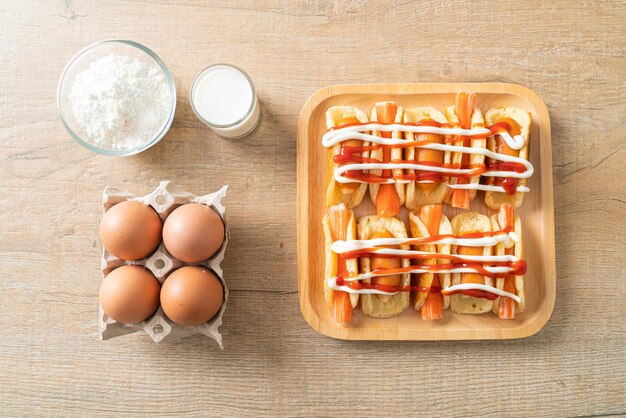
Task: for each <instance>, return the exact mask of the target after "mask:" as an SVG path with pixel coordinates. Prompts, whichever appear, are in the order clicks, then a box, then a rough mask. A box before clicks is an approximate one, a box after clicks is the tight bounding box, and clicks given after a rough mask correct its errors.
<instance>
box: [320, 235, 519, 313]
mask: <svg viewBox="0 0 626 418" xmlns="http://www.w3.org/2000/svg"><path fill="white" fill-rule="evenodd" d="M415 240H416V238H374V239H367V240H349V241H342V240H339V241H334V242H333V243H332V244H331V247H330V248H331V250H332V251H333V252H334V253H336V254H344V253H349V252H352V251H359V250H364V249H369V250H370V252H372V253H378V254H389V255H400V256H402V255H424V256H425V258H427V257H428V256H429V255H434V254H440V253H436V252H428V251H416V250H397V249H393V248H377V247H381V246H391V245H409V244H412V243H414V241H415ZM510 241H513V242H519V241H520V238H519V235H518V234H517V233H515V232H513V231H511V232H509V233H506V234H498V235H495V236H492V237H480V238H463V237H442V238H440V239H436V240H433V241H432V242H429V243H424V244H414V245H441V244H449V245H462V246H465V247H492V246H495V245H496V244H498V243H500V242H505V243H509V242H510ZM454 256H455V257H457V258H458V259H460V260H462V261H480V262H516V261H519V260H520V259H519V258H518V257H515V256H514V255H499V256H498V255H487V256H485V255H482V256H481V255H459V254H455V255H454ZM483 268H484V269H485V270H487V271H488V272H490V273H495V274H507V273H510V272H512V271H514V270H515V269H514V268H512V267H507V266H484V267H483ZM475 272H476V270H475V269H473V268H470V267H454V268H450V269H442V270H438V271H436V272H434V271H432V270H428V269H424V268H415V269H411V270H410V271H406V272H403V273H400V274H407V273H408V274H410V273H416V274H417V273H434V274H445V273H475ZM396 274H399V273H398V272H397V271H389V272H385V271H381V272H376V273H374V272H369V273H362V274H359V275H356V276H352V277H347V278H344V281H347V282H351V281H359V280H366V279H372V278H374V277H380V276H392V275H396ZM327 283H328V286H329V287H330V288H331V289H334V290H340V291H344V292H348V293H352V294H369V295H394V294H396V293H398V292H385V291H382V290H378V289H353V288H351V287H349V286H345V285H344V286H339V285H337V278H336V277H331V278H328V279H327ZM458 286H461V285H454V286H451V287H447V288H446V289H445V290H446V291H453V290H465V289H479V290H485V291H488V292H492V293H495V294H497V295H500V296H508V297H511V298H513V299H515V300H516V301H517V302H519V301H520V300H519V297H517V296H515V295H514V294H512V293H508V292H505V291H503V290H499V289H497V288H495V287H492V286H487V285H480V284H475V283H466V284H463V285H462V286H463V287H458Z"/></svg>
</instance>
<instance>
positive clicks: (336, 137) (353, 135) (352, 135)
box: [322, 123, 534, 193]
mask: <svg viewBox="0 0 626 418" xmlns="http://www.w3.org/2000/svg"><path fill="white" fill-rule="evenodd" d="M370 130H377V131H381V132H392V131H402V132H412V133H432V134H438V135H460V136H463V135H465V136H471V135H484V134H492V132H491V131H490V130H489V129H487V128H476V129H461V128H439V127H434V126H412V125H403V124H399V123H394V124H390V125H381V124H379V123H368V124H365V125H354V126H346V127H344V128H337V129H334V130H331V131H328V132H326V133H325V134H324V136H323V137H322V145H323V146H324V147H327V148H330V147H332V146H334V145H337V144H339V143H341V142H342V141H345V140H348V139H359V140H361V141H369V142H372V143H375V144H382V145H400V144H406V143H407V140H405V139H398V138H383V137H381V136H378V135H371V134H366V133H363V131H370ZM496 135H500V137H502V138H503V139H504V140H505V142H506V143H507V145H508V146H509V147H510V148H512V149H516V150H517V149H521V148H522V147H523V146H524V144H525V140H524V137H522V136H521V135H516V136H515V137H511V135H510V134H509V133H508V132H507V131H504V130H503V131H501V132H498V133H497V134H496ZM418 148H423V149H432V150H437V151H450V152H460V153H467V154H481V155H484V156H486V157H488V158H491V159H494V160H498V161H504V162H514V163H520V164H522V165H524V167H525V168H526V171H524V172H523V173H517V172H514V171H489V172H486V173H482V174H481V175H482V176H485V177H513V178H529V177H530V176H532V174H533V172H534V168H533V166H532V164H530V162H529V161H527V160H525V159H523V158H519V157H514V156H511V155H505V154H500V153H497V152H494V151H490V150H488V149H486V148H473V147H464V146H458V145H449V144H438V143H426V144H421V145H419V147H418ZM383 169H391V170H394V169H406V170H424V171H434V172H438V173H444V174H468V173H471V172H472V171H473V170H472V169H461V168H447V167H434V166H431V165H425V164H417V163H394V162H390V163H352V164H345V165H342V166H340V167H338V168H337V169H335V170H334V173H333V177H334V179H335V181H337V182H338V183H368V181H366V180H359V179H354V178H348V177H345V176H343V174H344V173H345V172H346V171H350V170H354V171H359V170H361V171H365V170H383ZM410 182H411V180H401V179H394V178H389V179H386V180H385V181H383V182H380V183H379V184H393V183H410ZM426 182H430V181H426ZM448 187H450V188H451V189H473V190H483V191H494V192H502V193H504V192H506V191H505V189H504V188H503V187H501V186H495V185H486V184H480V183H469V184H448ZM516 191H518V192H522V193H527V192H529V191H530V189H529V188H528V187H526V186H518V187H517V189H516Z"/></svg>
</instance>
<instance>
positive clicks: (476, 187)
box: [448, 183, 530, 193]
mask: <svg viewBox="0 0 626 418" xmlns="http://www.w3.org/2000/svg"><path fill="white" fill-rule="evenodd" d="M448 187H449V188H451V189H466V190H469V189H473V190H482V191H485V192H502V193H506V190H504V187H502V186H493V185H491V184H480V183H472V184H448ZM515 191H516V192H518V193H528V192H530V189H529V188H528V187H526V186H517V189H515Z"/></svg>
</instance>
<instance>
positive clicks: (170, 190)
mask: <svg viewBox="0 0 626 418" xmlns="http://www.w3.org/2000/svg"><path fill="white" fill-rule="evenodd" d="M227 189H228V186H224V187H222V188H221V189H220V190H218V191H217V192H215V193H209V194H206V195H203V196H195V195H193V194H191V193H187V192H185V191H184V190H182V189H180V188H178V187H176V186H174V185H172V184H171V183H170V182H169V181H163V182H161V184H159V187H157V188H156V190H155V191H153V192H152V193H150V194H149V195H146V196H143V197H135V196H133V195H132V194H129V193H126V192H124V191H121V190H119V189H116V188H114V187H107V188H106V189H104V193H103V196H102V206H103V212H106V211H107V210H109V208H111V207H112V206H113V205H115V204H117V203H120V202H123V201H125V200H136V201H139V202H143V203H146V204H148V205H150V206H152V207H153V208H154V210H156V211H157V213H158V214H159V216H160V217H161V221H163V222H164V221H165V219H166V218H167V217H168V216H169V214H170V213H172V211H173V210H174V209H176V208H177V207H179V206H181V205H184V204H187V203H201V204H203V205H207V206H210V207H212V208H213V209H215V210H216V211H217V213H219V215H220V216H221V218H222V221H224V227H225V231H226V234H225V235H226V236H225V238H224V244H223V245H222V247H221V248H220V249H219V251H218V252H217V253H216V254H215V255H213V257H211V258H210V259H208V260H205V261H203V262H200V263H183V262H182V261H180V260H177V259H176V258H174V257H173V256H172V255H170V254H169V253H168V252H167V250H166V249H165V246H164V245H163V242H161V244H159V247H158V248H157V250H156V251H155V252H154V253H153V254H152V255H150V256H149V257H148V258H145V259H143V260H136V261H127V260H121V259H119V258H117V257H115V256H114V255H113V254H111V253H109V252H108V251H107V250H106V249H104V248H103V251H102V274H103V276H106V275H107V274H109V272H111V271H112V270H114V269H115V268H117V267H120V266H123V265H130V264H134V265H140V266H144V267H146V268H147V269H148V270H150V271H151V272H152V274H154V276H155V277H156V278H157V280H158V281H159V282H160V283H161V284H163V282H164V281H165V279H166V278H167V276H168V275H169V274H170V273H171V272H173V271H174V270H176V269H177V268H179V267H181V266H187V265H195V266H204V267H206V268H208V269H210V270H212V271H213V272H214V273H215V274H216V275H217V276H218V277H219V279H220V281H221V282H222V286H224V302H223V303H222V307H221V308H220V310H219V312H218V313H217V314H216V315H215V316H214V317H213V318H212V319H211V320H210V321H209V322H207V323H205V324H202V325H198V326H195V327H183V326H181V325H178V324H175V323H173V322H172V321H170V320H169V318H167V317H166V316H165V314H164V313H163V310H162V309H161V307H160V306H159V309H158V310H157V311H156V313H154V315H152V316H151V317H150V318H148V319H147V320H145V321H143V322H139V323H136V324H122V323H119V322H117V321H115V320H114V319H113V318H110V317H109V316H107V315H106V314H105V313H104V311H103V310H102V306H100V315H99V322H100V337H101V339H102V340H108V339H110V338H115V337H119V336H121V335H126V334H132V333H133V332H138V331H144V332H145V333H146V334H148V335H149V336H150V338H152V340H154V342H157V343H158V342H161V341H173V340H176V339H178V338H182V337H185V336H188V335H191V334H197V333H202V334H204V335H206V336H208V337H211V338H213V339H214V340H215V341H216V342H217V343H218V344H219V346H220V348H222V349H223V348H224V347H223V345H222V334H220V331H219V327H220V325H222V316H223V315H224V310H225V309H226V302H227V301H228V288H227V287H226V282H224V274H223V272H222V268H221V266H220V264H221V262H222V260H223V259H224V251H226V245H227V244H228V235H229V233H228V224H227V223H226V221H225V219H224V212H225V208H224V206H223V205H222V198H223V197H224V196H225V195H226V190H227Z"/></svg>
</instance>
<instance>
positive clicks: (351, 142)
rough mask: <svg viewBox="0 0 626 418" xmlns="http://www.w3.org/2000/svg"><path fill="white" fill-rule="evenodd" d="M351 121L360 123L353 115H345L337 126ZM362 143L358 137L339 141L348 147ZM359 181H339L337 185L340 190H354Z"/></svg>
mask: <svg viewBox="0 0 626 418" xmlns="http://www.w3.org/2000/svg"><path fill="white" fill-rule="evenodd" d="M352 123H360V121H359V120H358V119H357V118H356V117H355V116H347V117H345V118H342V119H341V120H340V121H339V123H338V124H337V127H341V126H343V125H349V124H352ZM362 145H363V143H362V142H361V141H359V140H358V139H348V140H347V141H343V142H341V147H342V148H343V147H344V146H349V147H360V146H362ZM358 185H359V183H339V184H338V186H339V188H340V189H342V190H354V189H356V188H357V187H358Z"/></svg>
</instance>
